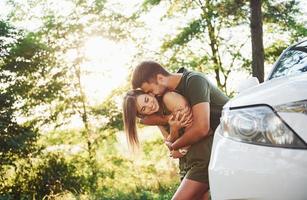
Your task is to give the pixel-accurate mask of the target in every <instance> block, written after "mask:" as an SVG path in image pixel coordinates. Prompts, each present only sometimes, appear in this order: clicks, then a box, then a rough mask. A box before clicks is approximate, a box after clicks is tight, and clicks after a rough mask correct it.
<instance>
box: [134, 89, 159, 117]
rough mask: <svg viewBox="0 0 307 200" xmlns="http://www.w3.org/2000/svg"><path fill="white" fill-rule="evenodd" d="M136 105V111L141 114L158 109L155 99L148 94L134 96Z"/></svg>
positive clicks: (148, 113)
mask: <svg viewBox="0 0 307 200" xmlns="http://www.w3.org/2000/svg"><path fill="white" fill-rule="evenodd" d="M136 104H137V105H136V106H137V110H138V113H140V114H142V115H150V114H153V113H155V112H157V111H158V110H159V103H158V101H157V99H156V98H155V97H154V96H153V95H150V94H141V95H139V96H138V97H137V98H136Z"/></svg>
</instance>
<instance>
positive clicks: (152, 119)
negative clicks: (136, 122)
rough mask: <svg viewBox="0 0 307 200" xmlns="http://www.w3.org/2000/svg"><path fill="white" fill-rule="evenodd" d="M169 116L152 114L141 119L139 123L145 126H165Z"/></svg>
mask: <svg viewBox="0 0 307 200" xmlns="http://www.w3.org/2000/svg"><path fill="white" fill-rule="evenodd" d="M168 120H169V115H159V114H152V115H148V116H145V117H144V118H141V121H140V122H141V123H142V124H145V125H158V126H159V125H162V126H163V125H167V124H168Z"/></svg>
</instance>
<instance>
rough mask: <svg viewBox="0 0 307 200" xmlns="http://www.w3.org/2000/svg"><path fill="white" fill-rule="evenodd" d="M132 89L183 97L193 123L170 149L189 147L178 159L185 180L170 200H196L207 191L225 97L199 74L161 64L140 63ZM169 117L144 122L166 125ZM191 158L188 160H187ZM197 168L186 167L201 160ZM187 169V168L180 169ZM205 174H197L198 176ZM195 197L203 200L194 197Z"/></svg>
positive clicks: (153, 117)
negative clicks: (211, 158)
mask: <svg viewBox="0 0 307 200" xmlns="http://www.w3.org/2000/svg"><path fill="white" fill-rule="evenodd" d="M132 87H133V88H134V89H136V88H141V89H142V90H143V91H144V92H146V93H153V94H154V95H156V96H162V95H163V94H164V93H165V92H166V91H168V90H170V91H176V92H178V93H180V94H181V95H183V96H184V97H185V98H186V99H187V100H188V102H189V104H190V106H191V108H192V116H193V123H192V126H191V127H190V128H189V129H188V131H185V132H184V134H183V135H182V136H181V137H180V138H178V139H177V140H176V141H175V142H174V143H172V144H168V146H169V148H170V149H171V150H178V149H179V148H182V147H184V146H189V145H192V147H191V150H190V151H191V152H189V153H188V154H187V156H186V157H187V158H186V160H184V159H182V160H180V164H179V165H180V167H181V168H180V170H181V171H185V178H184V179H183V181H182V183H181V185H180V187H179V188H178V190H177V191H176V194H175V195H174V197H173V199H196V195H197V194H200V193H204V192H206V191H207V190H208V188H209V183H208V165H209V159H210V153H211V145H212V132H213V131H214V130H215V128H216V127H217V126H218V124H219V120H220V115H221V110H222V108H223V106H224V104H225V103H226V102H227V101H228V98H227V97H226V96H225V95H224V94H223V93H222V92H221V90H219V89H218V88H217V87H215V86H214V85H213V84H211V83H210V82H209V80H208V79H207V78H206V77H205V76H204V75H203V74H202V73H199V72H193V71H187V70H186V69H184V68H181V69H180V70H179V71H178V73H169V72H168V71H167V70H165V69H164V68H163V67H162V66H161V65H160V64H158V63H156V62H152V61H145V62H142V63H140V64H139V65H138V66H137V67H136V68H135V70H134V72H133V75H132ZM167 120H168V118H167V117H164V116H152V117H151V118H148V119H145V120H144V121H145V123H147V124H150V123H152V124H155V125H157V124H165V123H167ZM190 157H191V158H190ZM202 157H204V158H205V161H204V162H202V163H201V165H200V166H188V162H189V159H194V160H195V159H202ZM183 166H188V167H186V168H185V167H183ZM201 172H202V173H205V174H200V173H201ZM197 198H202V197H199V196H197Z"/></svg>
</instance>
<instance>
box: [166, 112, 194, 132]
mask: <svg viewBox="0 0 307 200" xmlns="http://www.w3.org/2000/svg"><path fill="white" fill-rule="evenodd" d="M192 122H193V118H192V112H191V110H190V109H189V107H186V108H184V109H182V110H179V111H177V112H175V113H174V114H173V115H172V116H171V117H170V118H169V120H168V124H169V125H170V126H171V127H172V128H174V129H175V130H179V129H180V128H184V127H188V126H190V125H191V124H192Z"/></svg>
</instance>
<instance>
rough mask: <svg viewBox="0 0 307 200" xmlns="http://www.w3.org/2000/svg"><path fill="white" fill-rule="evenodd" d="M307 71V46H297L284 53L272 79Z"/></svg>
mask: <svg viewBox="0 0 307 200" xmlns="http://www.w3.org/2000/svg"><path fill="white" fill-rule="evenodd" d="M304 72H307V47H306V46H296V47H293V48H291V49H289V50H288V51H287V52H285V53H284V54H283V56H282V57H281V59H280V60H279V62H278V63H277V65H276V67H275V69H274V71H273V73H272V74H271V77H270V79H273V78H277V77H282V76H291V75H295V74H299V73H304Z"/></svg>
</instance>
